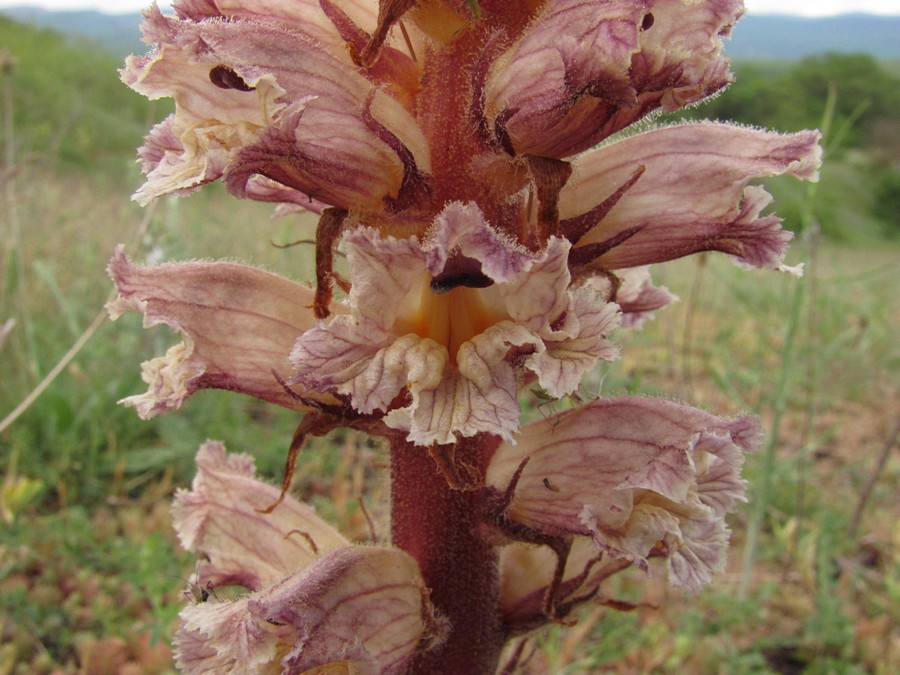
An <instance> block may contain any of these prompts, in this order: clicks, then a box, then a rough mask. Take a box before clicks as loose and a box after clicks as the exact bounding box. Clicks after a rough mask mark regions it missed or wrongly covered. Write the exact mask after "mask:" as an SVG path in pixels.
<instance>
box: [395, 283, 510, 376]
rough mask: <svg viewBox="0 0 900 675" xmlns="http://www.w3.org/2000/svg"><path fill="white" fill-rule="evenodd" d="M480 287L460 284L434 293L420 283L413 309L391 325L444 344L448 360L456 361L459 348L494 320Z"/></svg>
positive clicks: (426, 285) (403, 332)
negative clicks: (415, 305)
mask: <svg viewBox="0 0 900 675" xmlns="http://www.w3.org/2000/svg"><path fill="white" fill-rule="evenodd" d="M482 293H483V291H481V290H480V289H477V288H467V287H465V286H460V287H457V288H454V289H452V290H450V291H447V292H446V293H435V292H434V291H432V290H431V288H430V286H429V284H427V283H423V284H422V287H421V291H420V297H419V305H418V307H417V309H416V311H415V312H414V313H413V314H411V315H407V316H405V317H400V318H398V320H397V322H396V324H395V326H394V329H395V331H396V332H397V333H398V334H400V335H403V334H406V333H415V334H416V335H419V336H420V337H423V338H429V339H431V340H434V341H435V342H437V343H438V344H441V345H444V346H445V347H446V348H447V351H448V353H449V355H450V362H451V363H452V364H453V365H456V354H457V352H458V351H459V348H460V347H461V346H462V345H463V344H464V343H466V342H468V341H469V340H471V339H472V338H474V337H475V336H476V335H479V334H481V333H483V332H484V331H485V330H487V329H488V328H489V327H490V326H491V325H493V324H494V323H496V322H497V318H495V317H491V316H490V313H489V312H488V308H487V307H486V306H485V303H484V302H483V298H482V297H481V294H482Z"/></svg>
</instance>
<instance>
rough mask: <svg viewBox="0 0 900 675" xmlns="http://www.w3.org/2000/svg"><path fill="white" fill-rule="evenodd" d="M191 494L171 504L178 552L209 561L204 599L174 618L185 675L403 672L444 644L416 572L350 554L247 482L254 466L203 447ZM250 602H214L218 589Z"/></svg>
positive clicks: (210, 445) (325, 529) (326, 528)
mask: <svg viewBox="0 0 900 675" xmlns="http://www.w3.org/2000/svg"><path fill="white" fill-rule="evenodd" d="M197 467H198V470H199V471H198V473H197V477H196V478H195V479H194V484H193V486H192V489H191V490H190V491H187V490H180V491H179V492H178V493H177V494H176V496H175V504H174V507H173V514H174V518H175V529H176V531H177V533H178V538H179V539H180V540H181V543H182V545H183V546H184V547H185V548H186V549H187V550H189V551H194V552H195V553H197V554H198V555H199V556H202V557H203V558H204V559H205V562H203V563H202V564H201V566H200V567H199V568H198V571H197V575H196V579H195V580H194V583H196V584H197V585H199V588H200V589H201V591H203V592H204V593H205V594H206V593H208V597H204V601H203V602H197V603H195V604H192V605H188V606H187V607H185V608H184V609H183V610H182V612H181V619H182V625H181V627H180V628H179V630H178V634H177V635H176V638H175V652H176V659H177V663H178V666H179V668H181V669H182V670H183V671H184V672H188V673H214V672H241V673H247V674H248V675H252V674H254V673H279V672H291V673H300V672H304V671H307V670H311V669H313V668H317V667H324V666H327V665H329V664H334V665H335V667H337V666H344V667H346V668H348V669H351V670H350V672H359V673H372V674H376V673H402V672H404V667H405V665H406V664H407V663H408V662H409V660H410V659H411V657H412V656H413V654H415V652H416V651H417V650H418V649H420V648H425V647H427V646H429V645H432V644H434V643H439V642H440V640H441V638H442V631H443V626H442V624H441V622H440V620H439V619H438V618H437V617H436V616H435V615H434V610H433V607H432V606H431V604H430V602H429V600H428V591H427V589H426V588H425V585H424V583H423V581H422V579H421V576H420V575H419V573H418V568H417V566H416V562H415V561H414V560H413V559H412V558H411V557H410V556H409V555H407V554H406V553H404V552H403V551H401V550H399V549H396V548H392V547H389V546H364V545H351V544H350V543H349V542H348V541H347V540H346V539H344V538H343V537H342V536H341V535H340V534H339V533H338V532H337V531H335V530H334V529H333V528H332V527H331V526H330V525H328V524H327V523H325V521H323V520H322V519H321V518H319V517H318V516H317V515H316V514H315V512H314V511H313V509H311V508H310V507H309V506H306V505H304V504H300V503H298V502H296V501H295V500H294V499H292V498H290V497H288V498H286V499H285V500H284V502H283V503H282V504H281V505H280V506H279V508H278V509H277V510H276V511H275V512H273V513H271V514H262V513H260V510H262V509H265V507H267V506H269V505H270V504H271V503H272V502H273V501H275V500H276V499H278V490H277V489H276V488H274V487H273V486H271V485H268V484H266V483H263V482H262V481H260V480H259V479H257V478H256V477H255V470H254V466H253V459H252V458H251V457H250V456H248V455H235V454H232V455H228V454H226V452H225V448H224V446H223V445H222V444H221V443H217V442H213V441H207V442H206V443H205V444H204V445H203V446H201V448H200V450H199V452H198V453H197ZM217 586H240V587H243V588H244V589H246V590H247V591H249V593H248V594H247V595H243V596H241V597H239V598H237V599H235V600H228V601H224V600H220V599H219V597H218V595H217V594H216V592H215V590H214V588H215V587H217Z"/></svg>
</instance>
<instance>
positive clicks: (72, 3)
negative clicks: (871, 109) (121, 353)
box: [0, 0, 900, 16]
mask: <svg viewBox="0 0 900 675" xmlns="http://www.w3.org/2000/svg"><path fill="white" fill-rule="evenodd" d="M150 1H151V0H0V8H2V7H15V6H19V5H30V6H37V7H43V8H45V9H98V10H101V11H104V12H109V13H124V12H136V11H140V10H141V9H143V8H144V7H147V6H148V5H149V4H150ZM744 1H745V4H746V6H747V12H748V13H749V14H799V15H801V16H833V15H835V14H846V13H849V12H868V13H871V14H893V15H898V14H900V0H744ZM159 6H160V7H162V8H167V7H170V6H171V2H169V1H166V0H160V2H159Z"/></svg>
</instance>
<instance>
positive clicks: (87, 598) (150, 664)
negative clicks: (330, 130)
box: [0, 19, 900, 675]
mask: <svg viewBox="0 0 900 675" xmlns="http://www.w3.org/2000/svg"><path fill="white" fill-rule="evenodd" d="M0 45H3V49H5V50H7V52H8V55H10V56H11V57H12V58H13V59H14V60H15V63H14V64H12V63H10V61H9V59H6V60H5V61H3V63H4V64H6V65H5V66H4V72H3V75H2V77H3V104H4V112H3V122H4V126H3V135H2V137H0V145H2V147H3V149H4V153H5V154H4V165H3V167H2V173H0V178H2V186H3V187H2V190H3V192H2V195H0V200H2V201H0V213H2V216H0V231H2V255H3V257H2V275H0V301H2V306H0V335H2V336H3V337H0V358H2V364H3V376H2V378H0V416H4V415H6V413H7V412H10V411H12V410H13V409H14V408H16V406H17V405H18V404H20V402H22V401H23V400H25V399H26V397H28V396H29V393H30V392H32V391H33V390H34V388H35V387H36V386H38V384H39V383H40V382H41V380H42V379H44V378H45V377H46V376H48V374H50V373H52V371H53V368H54V367H55V366H56V364H57V363H58V362H59V360H60V359H61V358H62V356H63V355H64V354H65V353H66V352H67V350H69V349H70V347H71V346H72V345H73V344H75V343H76V341H77V340H79V338H80V337H81V336H83V335H84V331H85V330H86V329H87V328H88V327H92V330H95V332H93V333H92V334H91V335H90V339H89V340H87V342H86V344H85V346H84V347H83V349H81V350H80V352H78V354H77V357H76V358H75V359H74V360H72V361H71V362H68V363H67V364H66V366H65V368H64V369H63V371H62V372H61V374H59V376H58V377H56V378H55V379H54V380H53V381H52V384H51V385H50V386H49V387H48V388H47V389H46V390H45V391H44V392H43V393H42V394H41V395H40V396H39V397H37V398H36V399H35V400H34V402H33V403H32V404H31V405H30V406H29V407H28V408H27V410H26V411H25V412H24V413H23V414H22V415H21V417H19V418H18V419H17V420H16V421H15V422H14V423H13V424H11V425H8V426H7V425H5V424H4V423H2V422H0V427H3V428H2V431H0V515H2V517H3V520H4V522H3V524H2V525H0V528H2V529H0V675H6V674H7V673H17V674H25V673H98V674H103V673H121V674H123V675H129V674H136V673H165V672H168V671H169V670H170V669H171V654H170V652H169V648H168V639H169V637H170V635H171V631H172V629H173V626H174V620H175V616H176V614H177V612H178V610H179V609H180V607H181V606H182V605H183V603H184V602H187V601H188V600H187V599H185V598H184V597H183V595H182V591H183V589H184V586H185V584H184V581H183V579H184V578H185V577H187V576H188V575H189V574H190V573H191V572H192V570H193V565H194V561H193V560H192V559H191V558H190V557H188V556H187V555H185V554H184V553H183V552H182V551H181V550H180V549H179V547H178V545H177V543H176V542H175V540H174V537H173V535H172V533H171V524H170V519H169V514H168V504H169V502H170V498H171V495H172V493H173V491H174V489H175V488H177V487H186V486H187V485H188V484H189V483H190V480H191V478H192V476H193V454H194V452H195V451H196V448H197V446H198V445H199V444H200V442H202V441H203V440H204V439H205V438H206V437H207V436H211V437H214V438H218V439H222V440H224V441H225V442H226V443H227V445H228V447H229V448H230V449H232V450H235V451H247V452H252V453H253V454H254V455H255V457H256V458H257V465H258V466H259V469H260V472H261V473H262V474H263V475H266V476H269V477H270V478H271V479H272V480H276V481H277V480H280V476H281V466H282V463H283V458H284V452H285V450H286V447H287V442H288V439H289V438H290V434H291V432H292V431H293V427H294V426H295V425H296V422H297V420H296V419H295V418H294V416H293V415H291V414H289V413H287V412H285V411H280V410H273V409H272V408H271V407H266V406H262V405H259V404H257V403H256V402H254V401H251V400H248V399H243V398H241V397H237V396H233V395H228V394H224V393H213V392H209V393H204V394H200V395H198V396H196V397H195V398H194V399H192V400H191V401H189V403H188V404H187V405H186V406H185V409H184V410H183V411H182V412H181V413H179V414H174V415H168V416H163V417H161V418H158V419H156V420H153V421H151V422H141V421H140V420H138V419H137V417H136V416H135V414H134V412H133V411H132V410H130V409H124V408H122V407H121V406H117V405H116V404H115V402H116V401H117V400H118V399H120V398H122V397H124V396H127V395H131V394H134V393H137V392H141V391H143V384H142V383H141V381H140V377H139V363H140V362H141V361H143V360H145V359H147V358H150V357H151V356H153V355H156V354H160V353H162V352H163V351H164V350H165V348H166V347H167V346H168V345H170V344H172V343H173V342H174V341H175V340H176V338H175V337H174V336H173V335H172V334H171V333H170V332H169V331H168V330H166V329H164V328H160V329H154V330H152V331H145V330H143V329H142V328H141V327H140V325H139V324H140V320H139V319H138V318H137V317H136V316H131V317H127V318H123V319H122V320H120V321H119V322H118V323H116V324H109V323H108V322H104V321H103V319H102V318H100V319H97V317H98V316H100V317H102V310H101V307H102V305H103V303H104V301H105V299H106V298H107V296H108V294H109V292H110V289H111V284H110V282H109V280H108V279H107V278H106V276H105V274H104V272H103V269H104V266H105V264H106V261H107V260H108V258H109V257H110V255H111V253H112V250H113V248H114V246H115V245H116V244H117V243H119V242H126V243H127V244H128V250H129V251H130V252H131V255H132V256H133V257H134V258H136V259H141V258H146V259H148V260H159V259H186V258H193V257H214V258H218V257H229V258H237V259H240V260H243V261H246V262H250V263H253V264H258V265H263V266H266V267H268V268H269V269H272V270H274V271H276V272H279V273H282V274H285V275H287V276H291V277H294V278H308V276H309V274H308V273H309V262H310V260H309V255H310V253H311V252H310V251H309V250H308V247H303V246H300V247H295V248H292V249H286V250H282V249H276V248H275V247H273V246H272V245H271V241H276V242H286V241H291V240H295V239H300V238H303V237H307V236H309V235H310V233H311V231H312V227H313V226H314V224H313V223H311V222H309V221H300V220H282V221H278V220H272V219H270V212H271V209H270V208H269V207H267V206H265V205H260V204H253V203H249V202H236V201H235V200H233V199H232V198H230V197H226V196H225V195H224V193H223V192H222V191H221V190H220V189H219V188H217V187H215V186H213V187H212V188H210V189H207V190H204V191H202V192H200V193H198V194H197V195H195V196H193V197H190V198H189V199H182V200H174V199H171V200H170V199H165V200H161V201H160V202H159V203H158V204H157V205H156V207H153V208H151V209H147V210H142V209H139V208H138V207H136V206H135V205H134V204H133V203H131V202H130V201H129V199H128V194H129V193H130V192H131V191H133V190H134V189H135V188H136V186H137V185H138V184H139V182H140V177H139V175H138V172H137V169H136V167H135V165H134V160H133V158H134V156H135V155H134V150H135V148H136V146H137V145H139V144H140V141H141V137H142V135H143V134H144V133H145V132H146V130H147V129H148V128H149V126H150V125H151V123H152V122H153V121H154V120H155V119H158V118H160V117H161V116H162V115H164V114H166V112H167V110H168V108H167V105H166V104H165V103H164V102H163V103H158V104H152V103H149V104H148V103H147V102H146V101H144V100H143V99H141V98H140V97H137V96H136V95H133V94H132V93H131V92H129V91H128V90H127V89H126V88H125V87H124V86H122V85H121V84H120V83H119V82H118V80H117V79H116V75H115V71H116V68H117V67H118V66H119V65H120V64H119V62H118V59H117V58H115V57H108V56H106V55H105V54H104V53H102V52H99V51H98V50H96V49H95V48H93V47H92V46H91V45H88V44H75V45H73V44H71V43H69V42H66V41H64V40H62V39H61V38H59V37H58V36H57V35H55V34H53V33H50V32H41V31H36V30H33V29H29V28H25V27H23V26H21V25H17V24H14V23H12V22H10V21H7V20H3V19H0ZM736 70H737V74H738V82H737V84H735V85H734V86H733V87H732V88H731V89H730V90H729V91H727V92H726V93H725V94H724V95H722V96H720V97H719V98H717V99H716V100H714V101H712V102H711V103H709V104H708V105H706V106H704V107H703V108H700V109H698V110H697V111H694V113H693V114H695V115H699V116H709V117H720V118H722V119H734V120H737V121H740V122H744V123H748V124H755V125H763V126H771V127H775V128H781V129H785V130H792V129H799V128H803V127H815V126H820V125H821V123H822V120H823V116H824V117H825V119H826V121H827V120H830V131H829V133H828V135H827V137H826V148H827V154H826V162H825V166H824V169H823V173H822V182H821V183H820V184H819V185H818V186H814V187H812V188H809V187H808V186H806V185H802V184H799V183H796V182H793V181H788V180H783V181H773V182H772V183H771V185H769V188H770V190H771V191H772V192H773V193H775V194H776V197H777V201H776V205H777V209H778V212H779V213H781V214H782V215H785V216H786V226H787V227H789V228H791V229H794V230H795V231H796V232H797V234H798V240H797V243H796V246H795V247H794V250H793V252H792V260H791V262H798V261H804V262H805V263H806V265H807V275H806V276H805V277H804V278H803V279H802V280H797V279H795V278H793V277H789V276H786V275H785V276H781V275H776V274H771V273H763V272H747V271H744V270H740V269H738V268H736V267H735V266H733V265H731V264H730V263H729V262H728V261H727V260H724V259H722V258H720V257H712V256H710V257H706V256H702V257H698V258H695V259H692V260H686V261H679V262H678V263H676V264H673V265H668V266H661V267H660V268H659V269H658V270H657V271H656V277H657V281H658V282H662V283H665V284H667V285H668V286H669V287H670V288H671V289H672V290H673V291H675V292H676V293H678V294H679V295H680V296H681V298H682V302H681V303H679V304H678V305H676V306H674V307H672V308H670V309H668V310H666V311H665V312H662V313H661V314H660V315H659V317H658V318H657V319H656V320H655V321H653V322H651V323H650V324H648V325H647V326H646V327H645V328H644V329H643V330H641V331H636V332H631V333H622V334H620V335H618V336H617V337H618V340H619V341H620V342H622V343H623V347H624V349H623V354H624V358H623V359H622V361H620V362H617V363H615V364H613V365H612V366H611V367H609V368H608V369H606V370H604V371H602V372H599V373H597V377H596V378H595V380H594V381H592V382H590V383H588V384H586V385H585V387H584V391H583V392H582V397H590V396H596V395H597V394H599V393H601V390H602V393H603V394H604V395H607V394H616V393H623V392H632V393H647V394H653V395H661V396H667V397H676V398H679V399H682V400H687V401H690V402H693V403H696V404H698V405H701V406H705V407H708V408H710V409H712V410H715V411H718V412H722V413H723V414H737V413H738V412H740V411H752V412H755V413H757V414H760V415H761V416H762V417H763V419H764V421H765V423H766V425H767V428H769V429H770V430H771V431H772V437H771V439H770V441H769V442H768V443H767V446H766V448H765V449H764V450H763V451H762V452H760V453H759V454H757V455H756V456H753V457H751V458H750V459H749V461H748V467H747V475H748V478H749V479H750V481H751V486H752V488H751V493H752V499H751V502H750V504H749V505H748V506H747V507H746V508H745V509H744V510H742V511H741V512H740V513H739V514H737V516H736V517H735V518H733V526H734V530H735V535H734V545H733V548H732V551H731V556H730V561H731V562H730V566H729V570H728V572H727V573H726V574H725V575H723V576H722V577H720V578H719V579H718V581H717V583H716V584H714V585H713V586H712V587H711V588H709V589H708V590H706V591H704V592H703V593H701V594H698V595H696V596H691V597H682V596H680V595H679V594H677V593H673V592H672V591H670V590H668V589H667V588H666V586H665V584H663V583H661V582H660V581H659V578H661V575H656V576H655V577H653V578H651V579H650V580H649V581H648V580H647V579H646V578H644V577H643V576H641V575H640V574H637V573H634V574H626V575H622V578H620V579H617V580H615V581H614V582H613V583H611V584H610V585H609V586H608V587H607V588H605V589H604V593H605V595H606V597H608V598H615V599H625V600H629V601H632V602H634V603H635V604H636V608H635V610H634V611H632V612H619V611H616V610H613V609H610V608H608V607H606V606H604V605H602V604H598V605H597V606H596V607H595V608H592V609H590V610H588V611H587V612H585V613H584V615H583V616H582V617H581V620H580V622H579V623H578V624H577V625H576V626H574V627H572V628H561V629H559V630H554V631H552V632H551V633H550V634H549V635H548V636H545V637H544V638H542V639H541V640H540V641H539V643H538V645H537V650H536V651H534V653H533V656H532V658H531V661H530V665H531V667H532V669H533V671H534V672H553V673H587V672H622V673H635V672H672V673H675V672H678V673H684V672H689V673H757V672H758V673H764V672H777V673H794V672H810V673H870V672H872V673H893V672H898V671H900V626H898V622H900V610H898V607H900V529H898V523H900V500H898V499H897V486H898V478H900V461H898V457H897V452H896V441H897V434H898V426H897V419H898V414H897V413H898V411H900V391H898V382H900V350H898V347H897V339H896V335H897V334H898V329H900V326H898V317H900V311H898V310H900V306H898V300H897V289H898V282H900V278H898V271H897V262H898V253H900V241H898V235H900V219H898V213H900V208H898V207H900V173H898V172H900V148H898V144H900V141H898V140H897V139H898V137H900V134H898V126H900V112H898V111H900V105H898V104H900V101H898V96H900V94H898V92H900V87H898V80H897V75H896V73H898V72H900V68H898V66H897V64H890V63H888V64H884V63H878V62H875V61H874V60H872V59H871V58H869V57H866V56H839V55H824V56H820V57H815V58H811V59H808V60H806V61H803V62H792V63H787V62H785V63H767V64H753V63H747V64H741V63H739V64H737V68H736ZM829 101H831V108H830V109H831V110H832V113H831V114H830V115H826V109H828V108H829V103H828V102H829ZM569 403H570V402H567V401H559V402H556V403H552V404H549V403H547V402H545V401H542V400H540V399H535V401H534V402H533V406H532V410H531V413H530V414H531V415H533V416H537V415H540V414H548V413H549V412H550V411H551V410H558V409H561V408H562V407H564V406H566V405H568V404H569ZM384 465H385V452H384V450H383V449H382V448H380V447H378V446H377V445H374V446H372V445H369V444H368V443H367V442H365V441H364V440H361V439H359V438H357V437H355V436H353V435H341V436H338V437H333V438H328V439H326V440H324V441H322V442H320V443H319V444H317V445H316V446H314V447H313V448H310V449H309V450H307V451H305V452H304V454H303V456H302V457H301V466H300V468H299V470H298V476H297V478H296V480H295V489H296V492H297V493H298V496H299V497H301V498H303V499H305V500H307V501H310V502H312V503H314V504H316V505H317V507H318V508H319V509H320V510H321V511H322V512H323V514H324V515H325V516H326V517H328V518H330V519H332V521H333V522H336V523H338V524H339V525H340V526H341V528H342V529H343V530H344V532H345V533H347V534H349V535H351V536H356V537H358V538H360V539H365V538H367V537H368V536H369V530H368V527H367V525H366V522H365V518H364V517H363V515H362V512H361V510H360V506H359V502H358V498H359V497H364V498H365V502H366V505H367V507H368V509H369V510H370V511H372V512H373V513H374V514H375V516H376V520H378V521H379V522H380V528H379V531H381V532H385V531H386V527H385V524H384V520H383V517H382V518H379V516H380V515H383V514H382V513H381V511H379V506H378V505H379V503H382V502H381V500H380V498H381V497H383V496H384V494H385V489H386V488H385V483H384V470H383V469H384ZM179 578H181V579H182V580H179Z"/></svg>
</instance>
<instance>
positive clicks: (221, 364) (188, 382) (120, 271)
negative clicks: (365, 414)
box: [107, 247, 345, 419]
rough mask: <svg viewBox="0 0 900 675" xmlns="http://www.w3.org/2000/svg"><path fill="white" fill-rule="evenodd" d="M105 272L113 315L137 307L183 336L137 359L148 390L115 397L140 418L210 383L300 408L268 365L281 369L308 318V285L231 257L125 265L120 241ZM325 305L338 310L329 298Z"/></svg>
mask: <svg viewBox="0 0 900 675" xmlns="http://www.w3.org/2000/svg"><path fill="white" fill-rule="evenodd" d="M109 273H110V276H111V277H112V278H113V281H115V283H116V286H117V288H118V291H119V295H118V297H117V298H116V299H115V300H113V301H112V302H110V303H109V305H108V306H107V309H108V310H109V313H110V316H111V317H112V318H117V317H119V316H121V315H122V314H123V313H124V312H126V311H137V312H140V313H142V314H143V315H144V326H145V327H148V328H149V327H151V326H156V325H159V324H166V325H168V326H169V327H171V328H172V329H173V330H176V331H178V332H179V333H181V334H182V336H183V339H184V341H183V342H181V343H179V344H177V345H175V346H174V347H172V348H170V349H169V351H168V352H167V354H166V355H165V356H163V357H159V358H156V359H153V360H151V361H147V362H145V363H144V365H143V378H144V381H145V382H147V383H148V384H149V385H150V387H149V389H148V391H147V393H146V394H142V395H139V396H132V397H129V398H126V399H124V400H123V401H122V403H124V404H125V405H130V406H133V407H134V408H135V409H136V410H137V412H138V414H139V415H140V416H141V417H142V418H144V419H147V418H150V417H153V416H154V415H157V414H159V413H161V412H168V411H170V410H174V409H177V408H179V407H181V404H182V403H183V402H184V400H185V399H186V398H187V397H188V396H190V395H191V394H193V393H194V392H195V391H197V390H199V389H209V388H213V389H227V390H230V391H238V392H241V393H245V394H249V395H251V396H255V397H256V398H260V399H263V400H265V401H270V402H272V403H277V404H278V405H281V406H284V407H287V408H292V409H298V410H302V409H304V406H303V405H302V404H300V403H299V402H298V401H297V399H296V398H294V397H293V396H291V395H290V394H288V393H287V392H286V391H285V390H284V387H282V386H281V384H279V383H278V381H277V379H276V378H275V376H274V375H273V373H272V371H273V370H274V371H276V372H278V373H287V371H288V370H289V363H288V356H289V354H290V351H291V347H292V345H293V343H294V341H295V340H296V339H297V336H298V335H300V334H301V333H303V332H304V331H306V330H307V329H309V328H311V327H312V326H313V325H314V323H315V317H314V315H313V312H312V310H311V309H310V306H311V305H312V302H313V290H312V289H310V288H307V287H306V286H302V285H300V284H296V283H294V282H291V281H288V280H287V279H284V278H282V277H279V276H277V275H274V274H270V273H268V272H263V271H262V270H258V269H254V268H252V267H248V266H246V265H236V264H232V263H167V264H163V265H156V266H152V267H149V266H141V265H132V264H131V263H130V262H129V261H128V259H127V258H126V257H125V252H124V250H123V249H122V248H121V247H119V248H118V249H117V250H116V254H115V256H114V257H113V259H112V261H111V262H110V264H109ZM332 311H335V312H341V311H345V310H343V308H342V307H341V306H339V305H337V304H335V305H334V306H333V308H332ZM305 393H307V392H304V394H305ZM310 397H311V398H319V399H321V396H317V395H315V394H310Z"/></svg>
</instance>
